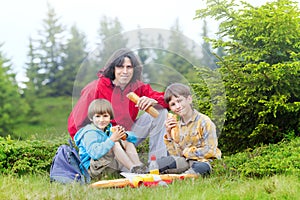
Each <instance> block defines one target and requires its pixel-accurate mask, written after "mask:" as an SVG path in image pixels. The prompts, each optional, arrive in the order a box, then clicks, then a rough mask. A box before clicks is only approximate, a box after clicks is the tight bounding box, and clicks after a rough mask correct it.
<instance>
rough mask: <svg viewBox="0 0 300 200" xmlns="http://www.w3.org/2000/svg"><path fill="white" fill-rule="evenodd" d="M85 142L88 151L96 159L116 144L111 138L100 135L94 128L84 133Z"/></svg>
mask: <svg viewBox="0 0 300 200" xmlns="http://www.w3.org/2000/svg"><path fill="white" fill-rule="evenodd" d="M83 144H84V146H85V147H86V152H87V153H88V154H89V156H90V157H91V158H92V159H94V160H98V159H99V158H101V157H103V156H104V155H105V154H107V153H108V152H109V151H110V149H111V148H112V147H113V146H114V145H115V143H114V142H113V141H112V140H111V139H109V138H108V137H105V136H103V135H100V134H99V133H97V132H96V131H94V130H91V131H89V132H88V133H86V134H85V135H84V137H83Z"/></svg>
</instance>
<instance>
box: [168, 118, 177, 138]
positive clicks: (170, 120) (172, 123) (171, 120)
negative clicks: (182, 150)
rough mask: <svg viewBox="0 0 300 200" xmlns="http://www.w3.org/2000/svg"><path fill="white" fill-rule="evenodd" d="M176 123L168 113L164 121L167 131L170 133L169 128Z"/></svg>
mask: <svg viewBox="0 0 300 200" xmlns="http://www.w3.org/2000/svg"><path fill="white" fill-rule="evenodd" d="M176 125H177V120H176V119H175V118H174V117H172V116H170V115H168V118H167V119H166V122H165V126H166V130H167V133H169V134H170V133H171V129H172V128H174V127H175V126H176Z"/></svg>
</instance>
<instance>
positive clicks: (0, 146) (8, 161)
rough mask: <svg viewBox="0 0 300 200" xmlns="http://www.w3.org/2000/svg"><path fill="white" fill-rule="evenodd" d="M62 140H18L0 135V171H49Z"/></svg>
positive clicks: (20, 172)
mask: <svg viewBox="0 0 300 200" xmlns="http://www.w3.org/2000/svg"><path fill="white" fill-rule="evenodd" d="M63 141H67V140H62V139H61V140H60V141H59V140H57V141H52V142H50V141H37V140H34V141H29V140H26V141H18V140H12V139H11V138H10V137H9V136H8V137H6V138H3V137H0V173H3V174H18V175H23V174H28V173H44V172H49V170H50V166H51V163H52V159H53V157H54V155H55V153H56V150H57V148H58V146H60V145H61V144H63V143H64V142H63Z"/></svg>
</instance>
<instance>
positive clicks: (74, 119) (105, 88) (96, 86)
mask: <svg viewBox="0 0 300 200" xmlns="http://www.w3.org/2000/svg"><path fill="white" fill-rule="evenodd" d="M132 91H133V92H135V93H136V94H137V95H138V96H140V97H141V96H147V97H149V98H152V99H155V100H156V101H158V104H160V105H161V106H163V107H164V108H168V105H167V104H166V103H165V102H164V97H163V96H164V92H157V91H154V90H153V89H152V88H151V86H150V85H149V84H145V83H143V82H141V81H136V82H134V83H129V84H128V85H127V86H126V88H125V89H124V90H123V91H122V90H121V88H120V87H117V86H114V85H113V84H112V82H111V80H110V79H109V78H106V77H101V78H99V79H97V80H94V81H92V82H90V83H89V84H88V85H86V86H85V87H84V88H83V90H82V91H81V96H80V98H79V100H78V102H77V103H76V105H75V107H74V108H73V110H72V112H71V113H70V116H69V118H68V131H69V133H70V136H71V137H72V138H73V137H74V135H75V134H76V132H77V131H78V130H79V129H80V128H81V127H82V126H84V125H85V124H86V122H87V121H85V120H88V119H87V112H88V107H89V104H90V103H91V102H92V101H93V100H94V99H99V98H104V99H107V100H108V101H110V102H111V104H112V107H113V111H114V115H115V118H114V119H113V120H112V124H113V125H116V124H119V125H122V126H124V127H125V129H126V130H131V126H132V125H133V123H134V121H135V119H136V117H137V115H138V112H139V110H138V108H137V107H135V104H134V103H133V102H131V101H130V100H129V99H128V98H127V97H126V95H127V94H128V93H129V92H132Z"/></svg>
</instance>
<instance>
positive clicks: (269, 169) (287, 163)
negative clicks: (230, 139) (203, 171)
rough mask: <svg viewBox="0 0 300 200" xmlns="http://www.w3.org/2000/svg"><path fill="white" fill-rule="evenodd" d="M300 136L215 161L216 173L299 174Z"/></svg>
mask: <svg viewBox="0 0 300 200" xmlns="http://www.w3.org/2000/svg"><path fill="white" fill-rule="evenodd" d="M299 152H300V137H297V138H295V139H294V140H292V141H290V142H288V141H283V142H280V143H278V144H270V145H268V146H261V147H258V148H256V149H254V150H251V149H248V150H246V151H245V152H240V153H237V154H234V155H231V156H225V157H224V158H223V160H221V161H215V162H214V163H213V165H214V171H215V172H216V173H228V174H239V175H240V176H245V177H259V178H261V177H264V176H273V175H275V174H300V157H299Z"/></svg>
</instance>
